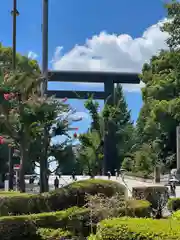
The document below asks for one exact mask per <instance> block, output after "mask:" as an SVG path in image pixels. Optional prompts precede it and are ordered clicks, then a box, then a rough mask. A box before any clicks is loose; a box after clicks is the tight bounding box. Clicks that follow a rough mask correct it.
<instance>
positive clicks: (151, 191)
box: [132, 186, 168, 209]
mask: <svg viewBox="0 0 180 240" xmlns="http://www.w3.org/2000/svg"><path fill="white" fill-rule="evenodd" d="M162 196H163V198H164V199H163V202H162ZM132 197H133V198H134V199H145V200H147V201H149V202H150V203H151V206H152V208H155V209H157V208H158V207H159V206H158V205H159V204H163V205H165V204H166V203H167V202H168V188H167V187H165V186H141V187H133V189H132Z"/></svg>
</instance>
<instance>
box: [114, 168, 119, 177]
mask: <svg viewBox="0 0 180 240" xmlns="http://www.w3.org/2000/svg"><path fill="white" fill-rule="evenodd" d="M114 171H115V176H116V180H117V179H118V177H119V176H118V170H117V169H115V170H114Z"/></svg>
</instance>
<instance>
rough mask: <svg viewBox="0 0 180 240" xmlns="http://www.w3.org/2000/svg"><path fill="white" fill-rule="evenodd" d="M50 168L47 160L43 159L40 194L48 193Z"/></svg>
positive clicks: (41, 162)
mask: <svg viewBox="0 0 180 240" xmlns="http://www.w3.org/2000/svg"><path fill="white" fill-rule="evenodd" d="M48 190H49V186H48V166H47V159H46V158H44V157H41V160H40V192H41V193H43V192H48Z"/></svg>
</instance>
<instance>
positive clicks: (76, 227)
mask: <svg viewBox="0 0 180 240" xmlns="http://www.w3.org/2000/svg"><path fill="white" fill-rule="evenodd" d="M88 220H89V211H88V209H84V208H78V207H74V208H69V209H67V210H66V211H60V212H53V213H39V214H32V215H24V216H23V215H22V216H10V217H1V218H0V239H3V240H15V239H18V240H19V239H20V240H21V239H23V240H24V239H28V240H31V239H32V240H34V239H38V240H39V233H38V229H39V228H53V229H57V228H63V229H68V230H70V231H71V230H72V231H73V232H75V233H76V232H77V233H80V232H84V233H86V232H87V233H86V234H87V235H88V233H89V229H88V225H87V224H86V223H87V221H88Z"/></svg>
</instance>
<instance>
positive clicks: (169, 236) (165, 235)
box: [89, 218, 180, 240]
mask: <svg viewBox="0 0 180 240" xmlns="http://www.w3.org/2000/svg"><path fill="white" fill-rule="evenodd" d="M108 239H111V240H140V239H141V240H179V239H180V227H179V222H178V221H176V220H169V219H168V220H165V219H162V220H153V219H138V218H134V219H133V218H116V219H111V220H103V221H102V222H100V223H99V224H98V227H97V233H96V235H91V236H90V237H89V240H108Z"/></svg>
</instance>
